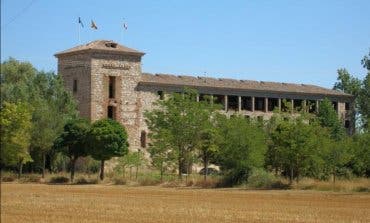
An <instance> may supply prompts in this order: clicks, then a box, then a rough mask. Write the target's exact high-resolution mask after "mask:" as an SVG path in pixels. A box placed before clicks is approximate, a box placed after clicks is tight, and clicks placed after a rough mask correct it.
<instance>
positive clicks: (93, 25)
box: [91, 20, 98, 29]
mask: <svg viewBox="0 0 370 223" xmlns="http://www.w3.org/2000/svg"><path fill="white" fill-rule="evenodd" d="M91 28H92V29H98V27H97V26H96V24H95V22H94V21H92V20H91Z"/></svg>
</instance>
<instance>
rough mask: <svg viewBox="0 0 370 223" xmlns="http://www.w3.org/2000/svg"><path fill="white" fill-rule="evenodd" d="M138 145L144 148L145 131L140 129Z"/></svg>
mask: <svg viewBox="0 0 370 223" xmlns="http://www.w3.org/2000/svg"><path fill="white" fill-rule="evenodd" d="M140 145H141V147H142V148H146V132H145V131H141V135H140Z"/></svg>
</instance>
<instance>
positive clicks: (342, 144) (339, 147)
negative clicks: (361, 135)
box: [323, 137, 352, 184]
mask: <svg viewBox="0 0 370 223" xmlns="http://www.w3.org/2000/svg"><path fill="white" fill-rule="evenodd" d="M351 147H352V141H351V138H349V137H344V138H343V139H341V140H339V141H331V142H330V144H329V145H328V146H327V147H326V151H325V152H324V157H323V158H324V160H325V164H326V168H327V169H328V170H329V172H330V173H331V174H332V176H333V183H334V184H335V181H336V177H337V175H338V172H339V171H340V170H341V169H342V168H343V167H345V166H346V165H347V164H348V163H349V162H350V160H351V156H352V155H351Z"/></svg>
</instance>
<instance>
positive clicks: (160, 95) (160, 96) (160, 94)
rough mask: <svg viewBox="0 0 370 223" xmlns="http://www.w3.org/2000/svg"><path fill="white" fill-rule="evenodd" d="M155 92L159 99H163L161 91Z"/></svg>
mask: <svg viewBox="0 0 370 223" xmlns="http://www.w3.org/2000/svg"><path fill="white" fill-rule="evenodd" d="M157 94H158V96H159V100H163V99H164V93H163V91H157Z"/></svg>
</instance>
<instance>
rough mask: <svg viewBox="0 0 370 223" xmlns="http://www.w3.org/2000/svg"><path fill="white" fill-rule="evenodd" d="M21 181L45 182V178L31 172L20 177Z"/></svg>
mask: <svg viewBox="0 0 370 223" xmlns="http://www.w3.org/2000/svg"><path fill="white" fill-rule="evenodd" d="M20 182H22V183H43V179H42V178H41V176H40V175H35V174H29V175H23V177H22V178H21V179H20Z"/></svg>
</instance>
